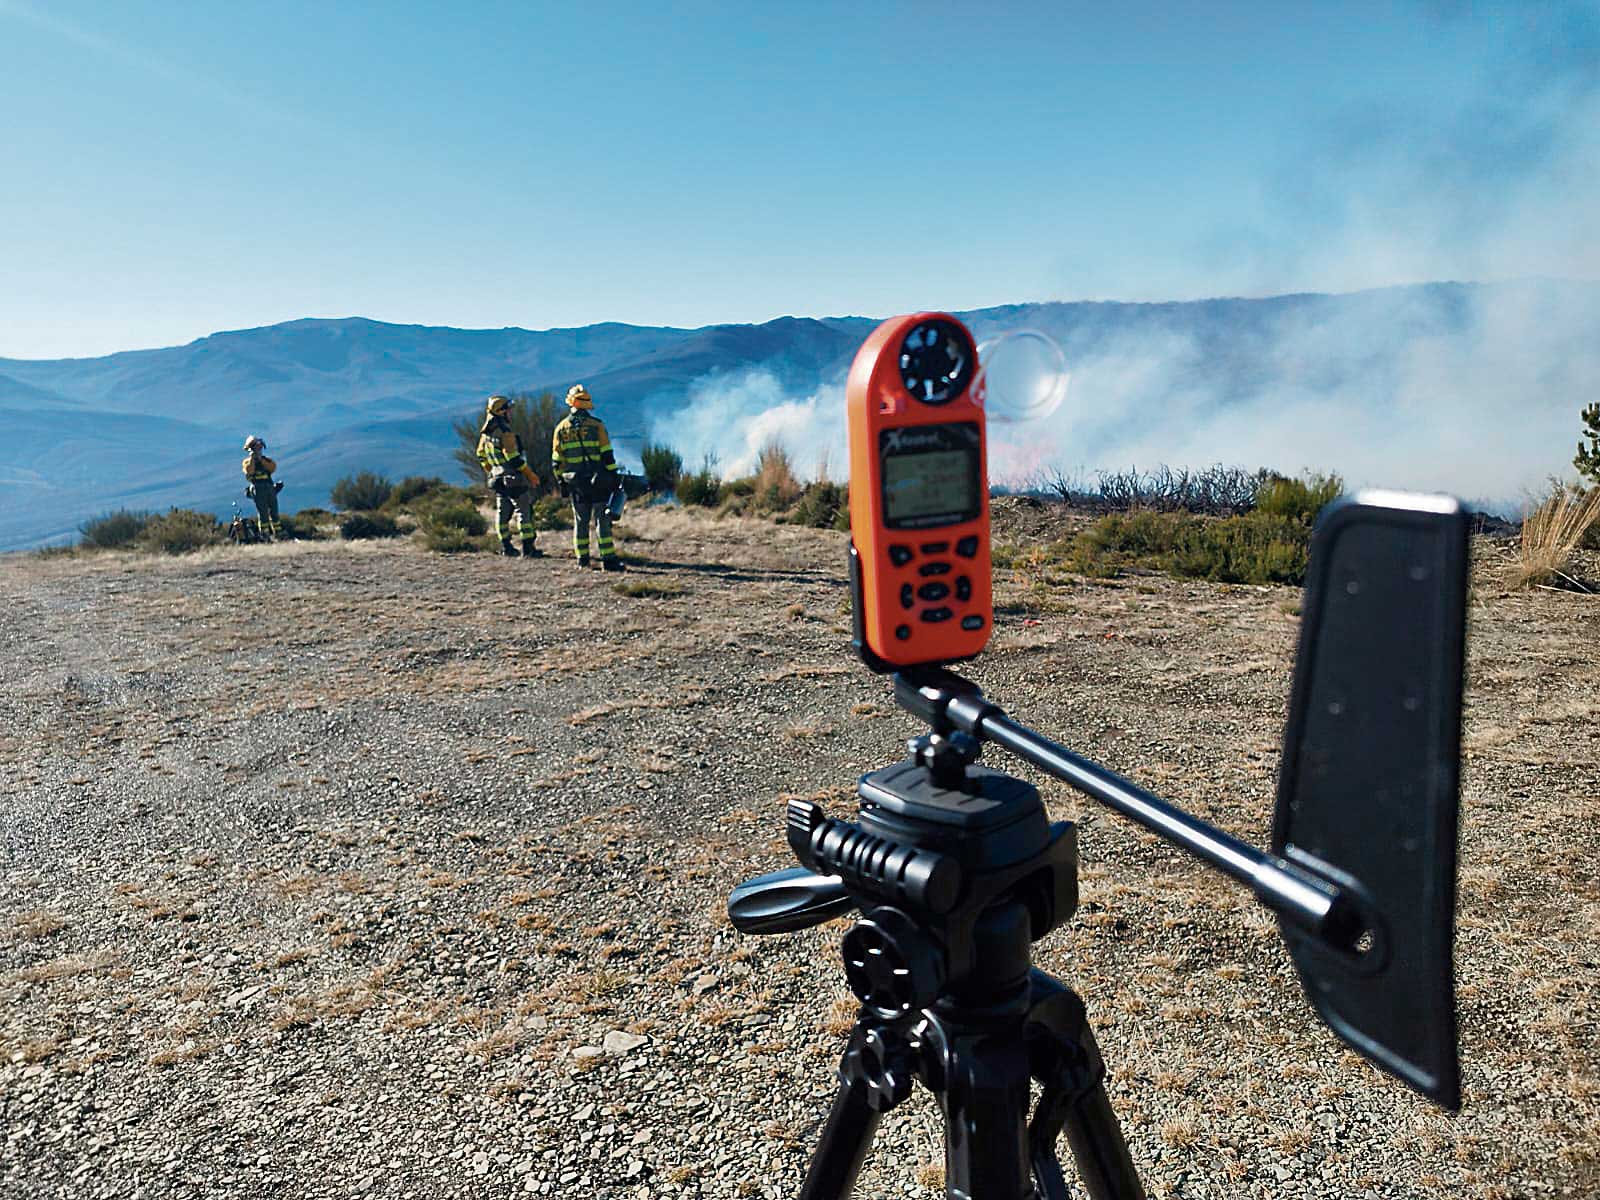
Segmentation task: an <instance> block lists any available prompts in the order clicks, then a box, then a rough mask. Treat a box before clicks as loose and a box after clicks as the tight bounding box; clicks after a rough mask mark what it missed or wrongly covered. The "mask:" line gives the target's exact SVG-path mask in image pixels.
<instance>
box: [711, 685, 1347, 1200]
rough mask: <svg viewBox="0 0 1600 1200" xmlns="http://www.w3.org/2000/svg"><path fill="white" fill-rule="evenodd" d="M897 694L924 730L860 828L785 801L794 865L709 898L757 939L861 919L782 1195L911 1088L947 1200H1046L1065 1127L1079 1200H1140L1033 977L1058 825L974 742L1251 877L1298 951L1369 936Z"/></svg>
mask: <svg viewBox="0 0 1600 1200" xmlns="http://www.w3.org/2000/svg"><path fill="white" fill-rule="evenodd" d="M895 698H896V700H897V701H898V702H899V704H900V705H901V707H903V708H905V709H907V710H908V711H910V712H912V713H915V714H916V715H918V716H920V717H922V718H924V719H925V720H927V722H928V724H929V726H930V732H928V733H926V734H923V735H921V736H919V737H917V738H914V739H912V740H911V742H910V749H911V757H910V758H908V759H906V760H905V761H902V762H900V763H897V764H895V765H894V766H890V767H886V768H884V769H882V770H879V771H875V772H873V773H871V774H869V775H866V776H864V777H863V778H862V779H861V781H860V783H859V785H858V787H857V795H858V797H859V799H860V801H861V812H860V817H859V824H851V823H850V822H847V821H840V820H837V819H835V818H830V817H828V816H826V815H825V814H824V813H823V811H822V810H821V809H820V808H819V807H818V806H817V805H815V804H812V803H811V802H809V801H803V800H796V801H792V802H791V803H790V805H789V808H788V816H787V827H788V842H789V846H790V849H792V850H793V851H794V853H795V856H796V857H797V858H798V859H799V860H800V861H801V863H802V864H804V865H803V866H802V867H800V868H790V869H789V870H786V871H777V872H773V873H772V874H769V875H763V876H760V877H758V878H756V879H752V880H749V881H747V882H745V883H743V884H741V885H740V886H739V887H738V888H736V889H735V890H734V892H733V894H732V896H730V897H729V900H728V913H729V916H730V917H731V919H732V921H733V923H734V925H735V927H736V928H738V929H739V930H741V931H742V932H746V933H755V934H766V933H785V932H789V931H792V930H796V929H804V928H807V927H809V926H812V925H817V924H820V923H822V922H823V921H827V920H830V919H832V918H833V917H836V916H841V915H843V914H845V913H847V912H850V911H852V910H855V909H859V910H860V911H861V917H860V919H859V920H858V921H857V923H856V925H855V926H854V928H852V929H851V930H850V932H849V933H848V934H846V935H845V938H844V942H843V946H842V950H843V955H844V964H845V975H846V978H847V980H848V982H849V984H850V988H851V990H852V991H853V992H854V993H855V995H856V997H857V999H859V1000H860V1001H861V1010H860V1013H859V1015H858V1017H857V1020H856V1023H855V1026H854V1028H853V1029H852V1031H851V1033H850V1038H849V1043H848V1045H847V1047H846V1049H845V1053H844V1058H843V1060H842V1062H841V1063H840V1067H839V1080H840V1084H839V1092H838V1094H837V1096H836V1098H835V1100H834V1103H833V1108H832V1110H831V1111H830V1113H829V1115H828V1120H827V1123H826V1125H825V1126H824V1128H823V1132H822V1138H821V1142H820V1144H819V1145H818V1147H817V1150H816V1153H815V1155H814V1156H813V1158H812V1162H811V1168H810V1170H809V1172H808V1173H807V1175H806V1179H805V1183H804V1185H803V1186H802V1188H801V1190H800V1200H844V1198H845V1197H847V1196H849V1194H850V1189H851V1187H852V1185H853V1184H854V1182H855V1179H856V1176H857V1174H858V1173H859V1172H860V1170H861V1166H862V1164H863V1162H864V1161H865V1158H866V1154H867V1151H868V1149H869V1147H870V1144H871V1140H872V1135H873V1133H874V1131H875V1130H876V1128H877V1124H878V1121H879V1120H880V1119H881V1118H882V1117H883V1115H884V1114H885V1113H887V1112H888V1111H890V1110H891V1109H893V1108H894V1107H895V1106H896V1105H898V1104H900V1103H901V1102H902V1101H903V1100H905V1099H906V1098H907V1097H908V1096H909V1095H910V1092H911V1085H912V1083H913V1081H914V1080H918V1079H920V1080H921V1081H922V1083H923V1084H924V1086H926V1087H927V1088H928V1089H929V1090H930V1091H932V1092H933V1093H934V1094H935V1095H937V1096H938V1097H939V1100H940V1103H941V1106H942V1108H943V1112H944V1124H945V1190H946V1195H947V1196H948V1197H949V1198H950V1200H1065V1197H1066V1196H1067V1194H1068V1193H1067V1190H1066V1182H1065V1179H1064V1177H1063V1175H1062V1170H1061V1165H1060V1162H1059V1160H1058V1159H1057V1157H1056V1150H1055V1147H1056V1142H1057V1139H1058V1137H1059V1136H1060V1134H1061V1133H1062V1132H1063V1131H1065V1133H1066V1135H1067V1141H1068V1145H1069V1146H1070V1147H1071V1150H1072V1155H1073V1158H1074V1160H1075V1162H1076V1164H1077V1168H1078V1173H1079V1177H1080V1179H1081V1181H1082V1183H1083V1186H1084V1189H1085V1191H1086V1192H1087V1193H1088V1195H1089V1197H1090V1200H1143V1197H1144V1195H1145V1193H1144V1189H1143V1186H1142V1185H1141V1184H1140V1182H1139V1177H1138V1175H1137V1173H1136V1172H1135V1170H1134V1167H1133V1163H1132V1160H1131V1158H1130V1157H1129V1154H1128V1147H1127V1143H1126V1141H1125V1140H1124V1138H1123V1135H1122V1130H1121V1127H1120V1126H1119V1125H1118V1123H1117V1118H1116V1115H1115V1114H1114V1113H1113V1112H1112V1109H1111V1105H1110V1101H1109V1100H1108V1099H1107V1097H1106V1093H1105V1088H1104V1079H1105V1065H1104V1062H1103V1060H1102V1059H1101V1056H1100V1051H1099V1047H1098V1046H1097V1045H1096V1043H1095V1039H1094V1034H1093V1032H1092V1031H1091V1030H1090V1028H1089V1025H1088V1022H1087V1019H1086V1017H1085V1012H1084V1005H1083V1001H1082V1000H1081V999H1080V998H1079V997H1078V996H1077V995H1076V994H1075V993H1074V992H1072V991H1071V990H1070V989H1069V988H1067V987H1066V986H1065V985H1063V984H1062V983H1060V982H1059V981H1058V980H1056V979H1054V978H1052V977H1051V976H1049V975H1047V974H1045V973H1044V972H1042V971H1039V970H1036V969H1035V968H1034V967H1033V965H1032V961H1031V946H1032V943H1033V942H1035V941H1037V940H1038V939H1039V938H1041V937H1043V936H1044V935H1045V934H1047V933H1049V932H1050V931H1051V930H1052V929H1054V928H1056V927H1057V926H1059V925H1061V924H1062V923H1064V922H1065V921H1066V920H1068V919H1069V918H1070V917H1071V916H1072V914H1073V912H1074V910H1075V909H1076V907H1077V898H1078V879H1077V866H1078V856H1077V830H1076V827H1075V826H1073V825H1072V824H1071V823H1070V822H1057V823H1056V824H1054V825H1052V824H1050V823H1049V822H1048V821H1047V820H1046V817H1045V812H1044V806H1043V804H1042V803H1041V802H1040V799H1039V793H1038V790H1037V789H1036V788H1034V787H1033V786H1032V785H1030V784H1028V783H1025V782H1023V781H1022V780H1019V779H1016V778H1013V777H1012V776H1010V775H1006V774H1004V773H1002V772H999V771H995V770H991V769H989V768H986V767H982V766H979V765H978V764H977V761H976V760H977V758H978V752H979V738H980V737H986V738H989V739H991V740H994V741H997V742H1000V743H1001V744H1002V745H1005V746H1006V748H1008V749H1010V750H1012V751H1014V752H1015V753H1018V754H1019V755H1021V756H1022V757H1025V758H1027V759H1029V760H1030V761H1032V762H1034V763H1035V764H1036V765H1039V766H1041V767H1043V768H1044V769H1045V770H1046V771H1049V772H1050V773H1051V774H1053V775H1055V776H1057V777H1058V778H1061V779H1063V780H1065V781H1067V782H1070V783H1071V784H1072V785H1073V786H1074V787H1077V788H1078V789H1079V790H1081V791H1085V792H1087V793H1089V794H1091V795H1094V796H1095V797H1096V798H1097V799H1100V800H1101V801H1103V802H1104V803H1107V804H1109V805H1111V806H1112V807H1114V808H1116V809H1118V810H1119V811H1121V812H1123V813H1124V814H1125V815H1127V816H1130V817H1132V818H1133V819H1134V820H1136V821H1138V822H1139V823H1141V824H1144V825H1146V826H1147V827H1149V828H1151V829H1155V830H1158V831H1159V832H1161V833H1162V834H1163V836H1165V837H1167V838H1168V839H1169V840H1172V841H1174V842H1177V843H1178V844H1180V845H1182V846H1183V847H1184V848H1185V849H1188V850H1189V851H1190V852H1191V853H1193V854H1195V855H1197V856H1198V857H1201V858H1203V859H1205V860H1206V861H1208V862H1210V863H1211V864H1212V865H1213V866H1216V867H1218V868H1219V869H1221V870H1223V871H1224V872H1225V873H1227V874H1230V875H1233V876H1234V877H1236V878H1239V879H1241V880H1244V881H1246V882H1249V883H1250V884H1251V885H1252V887H1253V888H1254V890H1255V891H1256V894H1257V896H1258V897H1259V898H1260V899H1261V900H1262V901H1263V902H1264V903H1266V904H1268V905H1269V906H1270V907H1272V908H1274V909H1275V910H1277V912H1278V914H1279V916H1280V918H1281V919H1283V921H1284V922H1285V924H1286V925H1288V926H1291V927H1294V928H1296V929H1298V930H1299V932H1300V933H1302V934H1303V935H1306V936H1310V937H1314V938H1316V939H1318V940H1319V941H1321V942H1323V943H1325V944H1327V945H1329V946H1335V947H1349V946H1353V945H1354V944H1356V942H1357V941H1358V940H1360V939H1361V938H1363V937H1370V936H1371V930H1370V929H1369V928H1368V927H1367V925H1366V924H1365V921H1364V917H1363V914H1362V912H1361V911H1360V909H1359V908H1358V907H1357V905H1356V904H1355V903H1354V902H1353V901H1352V899H1351V897H1350V895H1349V894H1348V892H1347V891H1346V890H1345V889H1343V888H1341V887H1339V886H1338V885H1337V884H1335V883H1332V882H1329V881H1328V880H1326V879H1324V878H1321V877H1320V876H1318V875H1316V874H1314V873H1312V872H1310V871H1308V870H1305V869H1302V868H1299V867H1296V866H1295V865H1293V864H1291V863H1289V862H1287V861H1286V860H1284V859H1282V858H1278V857H1276V856H1274V855H1269V854H1266V853H1264V852H1262V851H1260V850H1257V849H1255V848H1254V847H1251V846H1249V845H1247V844H1246V843H1243V842H1240V841H1238V840H1237V839H1235V838H1233V837H1231V836H1230V835H1228V834H1226V833H1224V832H1222V831H1221V830H1218V829H1215V828H1213V827H1212V826H1210V825H1207V824H1206V823H1205V822H1203V821H1200V820H1198V819H1197V818H1195V817H1192V816H1190V815H1189V814H1187V813H1184V812H1182V811H1181V810H1179V809H1176V808H1173V807H1172V806H1171V805H1169V804H1167V803H1166V802H1165V801H1163V800H1161V799H1160V798H1159V797H1157V796H1154V795H1152V794H1151V793H1149V792H1146V791H1144V790H1142V789H1140V788H1138V787H1136V786H1135V785H1134V784H1132V783H1130V782H1128V781H1127V780H1125V779H1123V778H1121V777H1120V776H1117V775H1114V774H1112V773H1111V772H1110V771H1107V770H1106V769H1105V768H1103V767H1100V766H1098V765H1097V764H1095V763H1092V762H1090V761H1089V760H1087V759H1083V758H1081V757H1079V756H1078V755H1075V754H1073V753H1072V752H1071V751H1069V750H1066V749H1065V748H1063V747H1061V746H1057V745H1055V744H1054V743H1052V742H1049V741H1047V740H1046V739H1044V738H1042V737H1040V736H1039V735H1037V734H1035V733H1033V732H1032V731H1031V730H1028V729H1026V728H1024V727H1022V726H1020V725H1017V724H1016V723H1015V722H1013V721H1011V720H1010V719H1009V718H1008V717H1006V716H1005V714H1004V713H1002V712H1001V711H1000V710H999V709H998V708H996V707H995V706H994V705H992V704H990V703H989V702H988V701H986V700H985V699H984V698H983V695H982V693H981V692H980V691H979V690H978V689H977V687H975V686H974V685H973V684H971V683H970V682H968V681H967V680H965V679H962V678H960V677H959V676H956V675H953V674H951V673H950V672H948V671H945V670H942V669H933V670H922V671H906V672H901V673H900V674H897V675H896V676H895ZM1032 1080H1037V1081H1038V1082H1039V1084H1040V1086H1041V1088H1042V1093H1041V1096H1040V1099H1039V1103H1038V1105H1037V1107H1036V1109H1035V1110H1034V1112H1033V1113H1032V1116H1031V1119H1030V1116H1029V1112H1028V1105H1029V1099H1030V1081H1032Z"/></svg>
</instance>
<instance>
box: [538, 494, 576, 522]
mask: <svg viewBox="0 0 1600 1200" xmlns="http://www.w3.org/2000/svg"><path fill="white" fill-rule="evenodd" d="M571 525H572V501H570V500H564V499H562V498H561V497H560V496H556V495H552V496H540V497H539V498H538V499H537V500H535V501H534V502H533V527H534V528H535V529H567V528H570V527H571Z"/></svg>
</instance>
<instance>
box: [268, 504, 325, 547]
mask: <svg viewBox="0 0 1600 1200" xmlns="http://www.w3.org/2000/svg"><path fill="white" fill-rule="evenodd" d="M333 519H334V517H333V514H332V513H331V512H329V511H328V510H327V509H325V508H302V509H301V510H300V511H299V512H296V513H290V514H289V515H288V516H286V517H283V518H281V520H280V523H281V524H282V526H283V536H284V537H286V538H294V539H296V540H297V541H302V542H314V541H316V540H318V539H319V538H324V537H327V534H326V533H324V532H323V526H325V525H330V524H332V523H333Z"/></svg>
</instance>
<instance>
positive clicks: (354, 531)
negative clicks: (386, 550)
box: [339, 512, 400, 542]
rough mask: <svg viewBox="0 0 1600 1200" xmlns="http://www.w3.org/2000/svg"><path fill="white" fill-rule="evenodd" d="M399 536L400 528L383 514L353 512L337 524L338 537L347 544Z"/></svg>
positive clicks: (392, 519)
mask: <svg viewBox="0 0 1600 1200" xmlns="http://www.w3.org/2000/svg"><path fill="white" fill-rule="evenodd" d="M399 535H400V527H399V526H398V525H396V524H395V523H394V518H393V517H390V516H385V515H384V514H383V513H375V512H354V513H351V514H350V515H349V516H347V517H345V519H344V520H342V521H340V522H339V536H340V537H342V538H343V539H344V540H345V541H347V542H358V541H366V540H368V539H371V538H392V537H398V536H399Z"/></svg>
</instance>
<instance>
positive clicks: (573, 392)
mask: <svg viewBox="0 0 1600 1200" xmlns="http://www.w3.org/2000/svg"><path fill="white" fill-rule="evenodd" d="M567 407H568V408H593V407H594V398H593V397H592V396H590V395H589V389H588V388H586V387H584V386H583V384H581V383H575V384H573V385H572V387H571V388H569V389H568V390H567Z"/></svg>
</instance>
